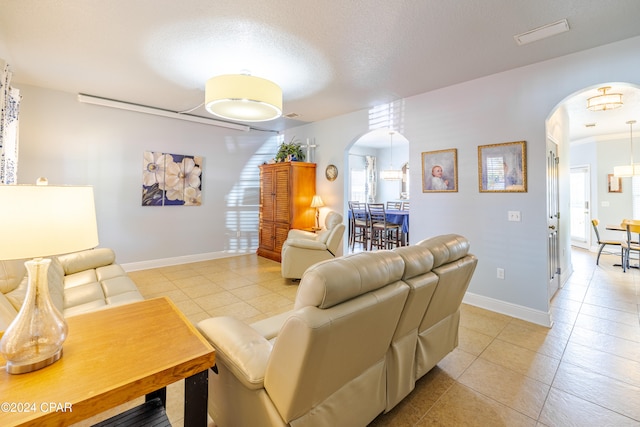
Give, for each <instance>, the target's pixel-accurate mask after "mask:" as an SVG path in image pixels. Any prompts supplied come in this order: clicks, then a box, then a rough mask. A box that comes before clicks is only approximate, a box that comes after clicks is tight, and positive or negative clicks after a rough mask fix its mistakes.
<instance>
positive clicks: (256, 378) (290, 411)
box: [198, 234, 477, 427]
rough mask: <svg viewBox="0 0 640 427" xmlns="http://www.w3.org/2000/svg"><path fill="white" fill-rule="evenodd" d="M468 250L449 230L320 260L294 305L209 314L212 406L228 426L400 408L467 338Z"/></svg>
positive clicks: (359, 416) (353, 418)
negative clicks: (258, 317) (257, 314)
mask: <svg viewBox="0 0 640 427" xmlns="http://www.w3.org/2000/svg"><path fill="white" fill-rule="evenodd" d="M468 250H469V242H468V241H467V240H466V239H465V238H464V237H462V236H459V235H453V234H450V235H444V236H438V237H435V238H431V239H427V240H424V241H422V242H420V243H418V244H416V245H413V246H407V247H402V248H398V249H395V250H393V251H387V250H385V251H376V252H363V253H358V254H354V255H349V256H345V257H342V258H335V259H332V260H328V261H323V262H320V263H318V264H315V265H313V266H311V267H310V268H309V269H307V271H306V272H305V273H304V275H303V277H302V280H301V282H300V285H299V289H298V293H297V295H296V300H295V304H294V309H293V310H292V311H290V312H287V313H283V314H281V315H278V316H275V317H272V318H269V319H265V320H262V321H259V322H257V323H254V324H252V325H247V324H245V323H243V322H242V321H239V320H237V319H235V318H233V317H215V318H210V319H206V320H203V321H202V322H200V323H199V324H198V328H199V329H200V331H201V332H202V333H203V334H204V335H205V336H206V337H207V338H208V340H209V341H210V342H211V344H212V345H213V346H214V347H215V349H216V366H215V367H214V369H213V370H212V371H210V375H209V414H210V415H211V417H212V418H213V420H214V421H215V422H216V424H217V425H218V426H219V427H233V426H265V427H266V426H287V425H291V426H332V427H336V426H348V427H351V426H364V425H366V424H367V423H369V422H371V421H372V420H373V419H374V418H375V417H376V416H377V415H379V414H380V413H382V412H386V411H389V410H391V409H392V408H393V407H394V406H395V405H396V404H397V403H398V402H399V401H401V400H402V399H403V398H404V397H405V396H406V395H408V394H409V393H410V392H411V391H412V390H413V388H414V385H415V382H416V381H417V379H419V378H420V377H421V376H422V375H424V374H425V373H426V372H428V371H429V370H430V369H431V368H432V367H433V366H435V364H436V363H438V361H440V360H441V359H442V358H443V357H444V356H445V355H447V354H448V353H449V352H450V351H452V350H453V349H454V348H455V347H456V346H457V344H458V325H459V321H460V304H461V302H462V298H463V296H464V293H465V292H466V289H467V287H468V285H469V281H470V279H471V276H472V275H473V272H474V270H475V267H476V264H477V258H476V257H475V256H473V255H471V254H469V253H468Z"/></svg>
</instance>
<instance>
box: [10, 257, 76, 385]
mask: <svg viewBox="0 0 640 427" xmlns="http://www.w3.org/2000/svg"><path fill="white" fill-rule="evenodd" d="M24 264H25V266H26V268H27V271H28V274H29V279H28V280H29V281H28V286H27V295H26V297H25V299H24V302H23V303H22V307H21V308H20V311H19V312H18V315H17V316H16V318H15V319H13V322H11V324H10V325H9V327H8V328H7V330H6V331H5V333H4V335H3V336H2V339H1V340H0V353H2V356H3V357H4V358H5V359H6V361H7V366H6V369H7V372H9V373H10V374H22V373H26V372H31V371H35V370H37V369H41V368H44V367H45V366H48V365H50V364H52V363H54V362H55V361H57V360H58V359H60V357H62V343H63V342H64V340H65V339H66V338H67V330H68V329H67V323H66V321H65V319H64V317H63V316H62V314H60V312H59V311H58V309H57V308H56V307H55V306H54V305H53V303H52V302H51V297H50V295H49V282H48V278H47V272H48V270H49V265H50V264H51V260H50V259H42V258H38V259H34V260H32V261H27V262H25V263H24Z"/></svg>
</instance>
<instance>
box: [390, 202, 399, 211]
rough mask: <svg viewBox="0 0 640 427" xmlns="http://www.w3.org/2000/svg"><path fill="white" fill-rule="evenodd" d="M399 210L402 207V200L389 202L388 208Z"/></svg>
mask: <svg viewBox="0 0 640 427" xmlns="http://www.w3.org/2000/svg"><path fill="white" fill-rule="evenodd" d="M393 209H395V210H397V211H399V210H400V209H402V202H387V210H393Z"/></svg>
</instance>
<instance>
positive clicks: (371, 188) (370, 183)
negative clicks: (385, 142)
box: [364, 156, 378, 203]
mask: <svg viewBox="0 0 640 427" xmlns="http://www.w3.org/2000/svg"><path fill="white" fill-rule="evenodd" d="M364 161H365V166H366V168H367V180H366V182H365V187H364V189H365V196H366V200H367V203H375V201H376V186H377V183H378V170H377V168H376V157H375V156H365V160H364Z"/></svg>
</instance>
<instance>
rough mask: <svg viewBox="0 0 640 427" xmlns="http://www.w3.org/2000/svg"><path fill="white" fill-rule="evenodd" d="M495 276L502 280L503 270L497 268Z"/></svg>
mask: <svg viewBox="0 0 640 427" xmlns="http://www.w3.org/2000/svg"><path fill="white" fill-rule="evenodd" d="M497 276H498V279H504V268H498V271H497Z"/></svg>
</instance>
